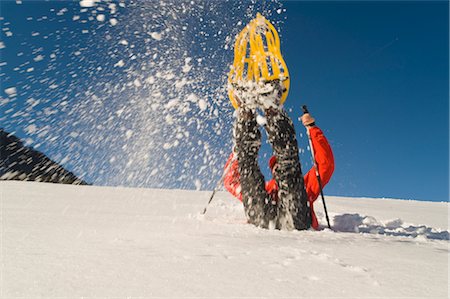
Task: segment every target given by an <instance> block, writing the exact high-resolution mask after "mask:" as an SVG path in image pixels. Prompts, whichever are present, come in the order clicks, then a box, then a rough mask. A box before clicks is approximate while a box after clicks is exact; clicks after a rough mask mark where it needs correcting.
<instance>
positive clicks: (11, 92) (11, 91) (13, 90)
mask: <svg viewBox="0 0 450 299" xmlns="http://www.w3.org/2000/svg"><path fill="white" fill-rule="evenodd" d="M5 93H6V94H7V95H8V96H10V97H14V96H16V95H17V89H16V88H15V87H10V88H7V89H5Z"/></svg>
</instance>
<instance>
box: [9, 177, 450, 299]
mask: <svg viewBox="0 0 450 299" xmlns="http://www.w3.org/2000/svg"><path fill="white" fill-rule="evenodd" d="M152 173H153V172H152ZM155 174H156V172H155ZM0 191H1V193H2V196H1V197H0V200H1V207H2V209H1V211H2V226H1V227H2V255H3V256H2V261H3V265H2V274H3V277H2V280H3V281H2V282H3V284H2V286H3V289H2V295H3V298H11V297H33V298H36V297H71V298H72V297H91V298H93V297H97V298H99V297H103V298H105V297H115V298H117V297H121V298H125V297H145V298H149V297H167V298H169V297H171V298H173V297H177V298H187V297H205V298H212V297H224V298H230V297H239V298H242V297H253V298H255V297H262V298H281V297H291V298H299V297H315V298H322V297H340V298H369V297H371V298H374V297H377V298H378V297H383V298H392V297H403V298H405V297H416V298H425V297H427V298H447V296H448V289H447V288H448V252H449V240H448V218H447V215H448V214H447V213H448V203H433V202H419V201H404V200H393V199H368V198H339V197H331V196H326V199H327V207H328V210H329V214H330V218H331V221H332V226H333V229H334V231H331V230H328V229H324V230H322V231H301V232H300V231H290V232H289V231H276V230H272V231H269V230H263V229H258V228H256V227H254V226H252V225H249V224H247V223H246V221H245V217H244V213H243V208H242V206H241V204H240V203H239V202H238V201H237V200H235V199H234V198H232V197H231V195H229V194H228V193H225V192H218V193H217V194H216V197H215V199H214V200H213V202H212V203H211V205H210V206H209V207H208V211H207V213H206V215H201V214H200V212H201V211H202V210H203V208H204V207H205V205H206V202H207V201H208V199H209V196H210V195H211V191H186V190H185V191H183V190H160V189H132V188H117V187H93V186H70V185H56V184H45V183H33V182H10V181H8V182H0ZM315 207H316V209H317V212H318V216H319V220H320V222H321V224H322V225H324V223H325V221H324V215H323V211H322V209H321V204H320V202H317V203H316V205H315ZM356 227H358V228H359V231H360V232H359V233H355V232H354V231H355V230H352V229H354V228H356ZM363 227H366V228H367V229H366V230H361V228H363ZM411 232H413V233H414V234H411ZM431 233H432V234H431Z"/></svg>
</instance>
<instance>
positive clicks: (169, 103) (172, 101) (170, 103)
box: [166, 99, 180, 109]
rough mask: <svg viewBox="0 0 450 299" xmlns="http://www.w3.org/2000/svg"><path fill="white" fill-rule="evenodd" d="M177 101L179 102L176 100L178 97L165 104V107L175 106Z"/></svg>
mask: <svg viewBox="0 0 450 299" xmlns="http://www.w3.org/2000/svg"><path fill="white" fill-rule="evenodd" d="M179 103H180V102H179V101H178V99H172V100H170V101H169V102H168V103H167V104H166V108H167V109H170V108H173V107H176V106H177V105H178V104H179Z"/></svg>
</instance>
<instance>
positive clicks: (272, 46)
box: [228, 13, 290, 108]
mask: <svg viewBox="0 0 450 299" xmlns="http://www.w3.org/2000/svg"><path fill="white" fill-rule="evenodd" d="M289 84H290V80H289V71H288V68H287V66H286V63H285V62H284V59H283V56H282V55H281V50H280V38H279V37H278V33H277V31H276V29H275V27H274V26H273V25H272V24H271V23H270V22H269V21H268V20H267V19H266V18H264V17H263V16H262V15H261V14H260V13H257V15H256V18H255V19H253V20H252V21H250V23H249V24H248V25H247V26H245V28H244V29H242V31H241V32H240V33H239V35H238V36H237V38H236V42H235V44H234V63H233V65H232V66H231V68H230V73H229V74H228V97H229V98H230V101H231V103H232V105H233V107H234V108H238V107H239V105H240V103H246V104H249V103H248V101H250V102H251V99H250V98H259V97H254V95H255V94H257V95H263V96H265V98H264V101H265V102H270V101H273V103H272V104H275V105H279V104H283V103H284V101H286V97H287V95H288V92H289ZM275 89H276V91H277V92H274V90H275ZM270 94H273V95H274V96H272V97H270V96H269V97H267V95H270ZM249 95H250V96H249ZM250 104H255V105H264V106H265V105H266V103H260V102H259V103H250ZM269 104H270V103H269Z"/></svg>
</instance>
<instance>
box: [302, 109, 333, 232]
mask: <svg viewBox="0 0 450 299" xmlns="http://www.w3.org/2000/svg"><path fill="white" fill-rule="evenodd" d="M302 110H303V114H306V113H309V111H308V108H307V107H306V105H303V106H302ZM309 129H310V128H309V127H306V132H307V134H308V139H309V148H310V149H311V156H312V161H313V163H314V170H315V171H316V177H317V182H318V183H319V188H320V195H321V196H322V203H323V209H324V211H325V217H326V219H327V224H328V228H329V229H331V225H330V218H328V211H327V205H326V204H325V197H324V196H323V188H322V179H321V178H320V174H319V168H318V167H317V162H316V158H315V157H314V147H313V144H312V140H311V135H310V134H309Z"/></svg>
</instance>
